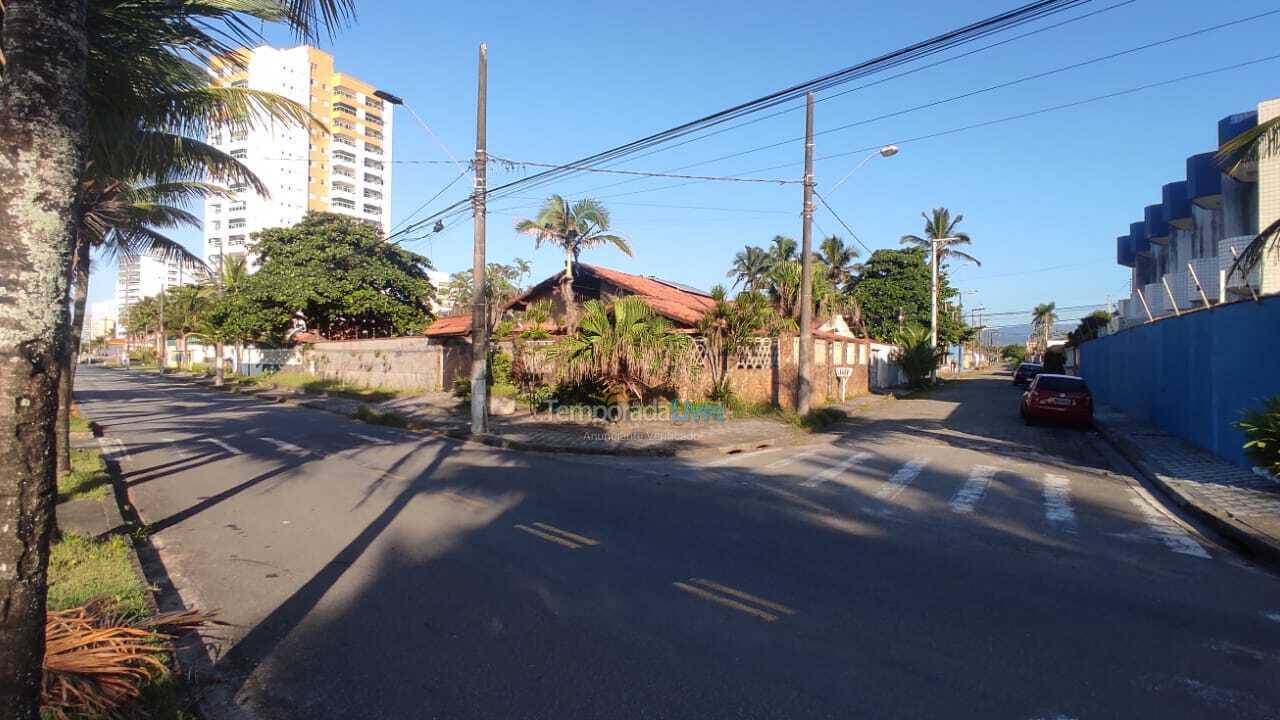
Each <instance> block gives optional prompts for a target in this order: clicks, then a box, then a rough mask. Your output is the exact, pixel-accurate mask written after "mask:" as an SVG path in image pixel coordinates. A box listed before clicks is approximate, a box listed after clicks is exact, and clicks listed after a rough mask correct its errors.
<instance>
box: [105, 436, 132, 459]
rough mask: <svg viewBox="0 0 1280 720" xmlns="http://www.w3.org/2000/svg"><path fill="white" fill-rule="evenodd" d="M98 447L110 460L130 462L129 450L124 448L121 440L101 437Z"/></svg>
mask: <svg viewBox="0 0 1280 720" xmlns="http://www.w3.org/2000/svg"><path fill="white" fill-rule="evenodd" d="M98 447H101V448H102V454H103V455H105V456H106V458H107V459H108V460H115V461H116V462H120V461H122V460H128V459H129V457H130V455H129V450H128V449H127V448H126V447H125V446H124V443H122V442H120V439H119V438H103V437H100V438H98Z"/></svg>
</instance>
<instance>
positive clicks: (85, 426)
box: [70, 408, 93, 432]
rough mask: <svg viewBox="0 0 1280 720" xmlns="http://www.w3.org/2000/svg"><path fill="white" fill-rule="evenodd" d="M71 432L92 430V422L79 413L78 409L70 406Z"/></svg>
mask: <svg viewBox="0 0 1280 720" xmlns="http://www.w3.org/2000/svg"><path fill="white" fill-rule="evenodd" d="M70 422H71V432H93V423H91V422H89V421H88V419H86V418H84V417H82V416H81V415H80V411H79V410H76V409H75V408H71V420H70Z"/></svg>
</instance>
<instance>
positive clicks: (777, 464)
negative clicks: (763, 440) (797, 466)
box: [764, 447, 823, 470]
mask: <svg viewBox="0 0 1280 720" xmlns="http://www.w3.org/2000/svg"><path fill="white" fill-rule="evenodd" d="M822 450H823V448H820V447H819V448H813V449H812V450H806V451H804V452H800V453H796V454H795V455H788V456H787V457H784V458H782V459H781V460H774V461H773V462H771V463H769V464H768V465H765V466H764V469H765V470H778V469H780V468H784V467H786V466H788V465H790V464H791V463H793V462H796V461H797V460H803V459H805V458H807V457H812V456H814V455H817V454H818V453H820V452H822Z"/></svg>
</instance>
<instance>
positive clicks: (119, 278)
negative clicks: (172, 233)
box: [113, 254, 205, 319]
mask: <svg viewBox="0 0 1280 720" xmlns="http://www.w3.org/2000/svg"><path fill="white" fill-rule="evenodd" d="M204 279H205V273H204V271H203V270H202V269H200V268H199V267H195V266H192V265H188V264H185V263H182V262H180V261H178V260H170V259H167V258H165V257H163V256H161V255H158V254H147V255H133V256H129V255H121V256H119V260H118V262H117V264H116V294H115V298H114V299H113V301H114V303H115V305H116V308H117V310H116V312H117V313H118V316H119V317H120V318H121V319H124V318H127V317H128V316H129V307H130V306H131V305H133V304H134V303H136V302H138V301H139V300H142V299H143V298H149V297H153V296H155V295H159V294H160V292H161V291H162V290H166V289H168V288H171V287H178V286H180V285H195V284H197V283H199V282H201V281H203V280H204Z"/></svg>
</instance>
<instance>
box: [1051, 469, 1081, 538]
mask: <svg viewBox="0 0 1280 720" xmlns="http://www.w3.org/2000/svg"><path fill="white" fill-rule="evenodd" d="M1044 516H1045V518H1046V519H1047V520H1048V521H1049V522H1050V523H1052V524H1053V525H1058V526H1061V527H1063V528H1064V529H1066V530H1069V531H1071V532H1075V525H1076V511H1075V510H1073V509H1072V508H1071V481H1070V480H1068V479H1067V478H1064V477H1062V476H1061V475H1045V476H1044Z"/></svg>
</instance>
